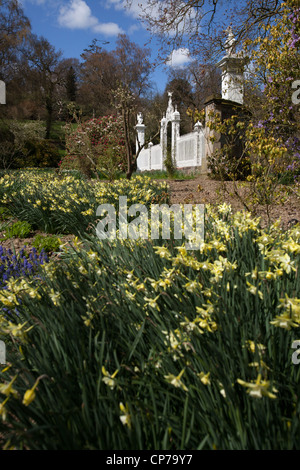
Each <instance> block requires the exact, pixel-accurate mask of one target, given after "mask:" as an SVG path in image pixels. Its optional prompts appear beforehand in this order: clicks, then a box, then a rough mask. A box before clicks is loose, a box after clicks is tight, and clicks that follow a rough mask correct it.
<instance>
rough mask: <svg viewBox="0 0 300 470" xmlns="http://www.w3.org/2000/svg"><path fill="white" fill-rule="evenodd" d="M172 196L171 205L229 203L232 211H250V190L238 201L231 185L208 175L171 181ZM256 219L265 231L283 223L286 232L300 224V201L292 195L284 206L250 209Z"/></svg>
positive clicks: (260, 206)
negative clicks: (270, 226) (269, 225)
mask: <svg viewBox="0 0 300 470" xmlns="http://www.w3.org/2000/svg"><path fill="white" fill-rule="evenodd" d="M168 183H169V186H170V193H171V203H172V204H175V203H185V204H188V203H191V204H211V205H219V204H223V203H227V204H230V205H231V208H232V211H233V212H236V211H241V210H247V209H246V208H245V206H244V204H243V201H245V202H246V204H247V200H246V196H247V194H249V188H245V187H243V188H239V191H238V193H239V195H240V196H241V198H239V197H238V196H237V195H235V193H234V184H233V183H232V182H230V181H226V182H221V181H216V180H212V179H211V178H209V176H208V175H201V176H199V177H197V178H195V179H193V180H174V181H172V180H171V181H170V180H169V181H168ZM249 210H250V212H251V213H252V215H253V216H255V217H260V225H261V226H262V227H266V226H267V225H268V224H269V223H273V222H275V221H276V220H278V219H280V221H281V226H282V227H283V229H287V228H289V227H290V226H291V225H294V224H296V223H297V222H299V223H300V198H299V197H297V196H296V195H294V194H290V195H289V197H288V199H287V200H286V202H285V203H283V204H277V205H271V206H268V207H267V206H263V205H258V206H257V207H255V210H254V209H252V210H251V208H249Z"/></svg>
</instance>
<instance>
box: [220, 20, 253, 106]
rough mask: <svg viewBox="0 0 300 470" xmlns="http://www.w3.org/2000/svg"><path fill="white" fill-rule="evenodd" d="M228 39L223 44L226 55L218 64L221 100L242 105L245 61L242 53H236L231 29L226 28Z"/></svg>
mask: <svg viewBox="0 0 300 470" xmlns="http://www.w3.org/2000/svg"><path fill="white" fill-rule="evenodd" d="M227 31H228V38H227V41H226V43H225V49H226V51H227V54H226V55H225V57H223V59H222V60H220V62H218V64H217V67H219V68H220V69H221V70H222V98H223V99H224V100H229V101H234V102H235V103H239V104H243V102H244V68H245V64H246V63H247V59H246V58H245V57H244V56H243V54H242V53H236V51H235V46H236V41H235V39H234V36H233V34H232V29H231V27H229V28H228V30H227Z"/></svg>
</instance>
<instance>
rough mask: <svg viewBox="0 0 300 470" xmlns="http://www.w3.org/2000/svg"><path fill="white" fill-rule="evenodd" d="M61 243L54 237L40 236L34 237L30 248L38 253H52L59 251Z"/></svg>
mask: <svg viewBox="0 0 300 470" xmlns="http://www.w3.org/2000/svg"><path fill="white" fill-rule="evenodd" d="M60 244H61V241H60V239H59V238H58V237H57V236H55V235H41V234H38V235H36V236H35V237H34V239H33V242H32V246H34V248H36V249H37V250H38V251H41V250H44V251H45V252H46V253H52V252H55V251H58V250H59V247H60Z"/></svg>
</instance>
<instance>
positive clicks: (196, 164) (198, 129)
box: [194, 121, 205, 167]
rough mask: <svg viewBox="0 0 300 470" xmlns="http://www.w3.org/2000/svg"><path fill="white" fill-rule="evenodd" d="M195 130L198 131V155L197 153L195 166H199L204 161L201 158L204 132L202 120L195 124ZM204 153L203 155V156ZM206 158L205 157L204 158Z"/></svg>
mask: <svg viewBox="0 0 300 470" xmlns="http://www.w3.org/2000/svg"><path fill="white" fill-rule="evenodd" d="M194 132H195V133H196V155H195V166H196V167H199V166H200V165H201V163H202V161H201V160H202V159H200V154H201V148H200V139H201V137H202V135H201V134H202V133H203V126H202V124H201V122H200V121H198V122H196V124H195V125H194ZM203 157H204V155H202V158H203ZM204 160H205V159H204Z"/></svg>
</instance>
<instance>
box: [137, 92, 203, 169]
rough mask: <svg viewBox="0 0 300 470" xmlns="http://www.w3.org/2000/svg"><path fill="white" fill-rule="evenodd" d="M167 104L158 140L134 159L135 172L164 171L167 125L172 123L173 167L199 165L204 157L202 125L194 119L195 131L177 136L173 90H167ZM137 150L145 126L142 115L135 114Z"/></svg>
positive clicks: (178, 129) (178, 127)
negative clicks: (135, 164) (158, 141)
mask: <svg viewBox="0 0 300 470" xmlns="http://www.w3.org/2000/svg"><path fill="white" fill-rule="evenodd" d="M168 95H169V103H168V108H167V112H166V114H165V115H164V116H163V118H162V120H161V123H160V143H159V144H157V145H153V144H152V143H151V142H150V143H149V144H148V146H147V147H144V148H143V149H142V150H141V152H140V154H139V157H138V160H137V170H138V171H150V170H164V168H165V165H164V161H165V159H166V157H167V149H168V125H170V124H171V155H172V160H173V163H174V165H175V167H176V168H187V167H201V165H202V160H203V159H204V157H205V136H204V130H203V126H202V124H201V123H200V122H197V123H196V124H195V127H194V131H193V132H190V133H189V134H186V135H183V136H180V114H179V112H178V111H177V108H176V106H175V108H174V106H173V104H172V93H170V92H169V93H168ZM136 131H137V145H136V147H137V151H138V148H139V146H142V145H144V141H145V125H144V124H143V118H142V115H141V114H139V115H138V124H137V125H136Z"/></svg>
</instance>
